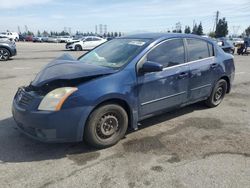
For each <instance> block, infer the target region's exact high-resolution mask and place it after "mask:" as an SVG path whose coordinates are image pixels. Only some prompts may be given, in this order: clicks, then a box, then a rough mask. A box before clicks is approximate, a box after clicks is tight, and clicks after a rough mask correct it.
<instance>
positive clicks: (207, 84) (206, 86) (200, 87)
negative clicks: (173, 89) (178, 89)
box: [191, 84, 212, 91]
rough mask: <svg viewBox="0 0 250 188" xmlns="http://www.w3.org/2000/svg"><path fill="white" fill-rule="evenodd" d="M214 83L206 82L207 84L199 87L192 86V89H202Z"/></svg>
mask: <svg viewBox="0 0 250 188" xmlns="http://www.w3.org/2000/svg"><path fill="white" fill-rule="evenodd" d="M211 85H212V84H206V85H203V86H199V87H195V88H192V89H191V91H194V90H197V89H202V88H204V87H209V86H211Z"/></svg>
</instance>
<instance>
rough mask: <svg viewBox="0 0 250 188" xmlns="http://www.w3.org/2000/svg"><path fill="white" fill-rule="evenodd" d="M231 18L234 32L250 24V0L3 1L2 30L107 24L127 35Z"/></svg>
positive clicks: (84, 29) (90, 29)
mask: <svg viewBox="0 0 250 188" xmlns="http://www.w3.org/2000/svg"><path fill="white" fill-rule="evenodd" d="M217 10H218V11H219V12H220V15H219V17H220V18H222V17H226V20H227V21H228V25H229V30H230V34H234V33H236V34H241V33H242V32H243V31H244V30H245V29H246V28H247V27H248V26H250V0H216V1H213V0H123V1H121V0H0V31H6V30H10V31H18V26H19V27H20V29H21V31H25V27H24V26H25V25H27V27H28V29H29V30H31V31H33V32H35V33H36V32H37V30H40V31H43V30H47V31H51V30H52V31H62V30H64V28H65V27H66V28H71V31H72V32H75V31H82V32H94V31H95V25H99V24H106V25H107V29H108V31H110V32H112V31H121V32H123V33H135V32H166V31H168V30H172V29H174V28H175V25H176V23H177V22H180V23H181V24H182V30H184V28H185V26H186V25H189V26H190V27H191V28H192V26H193V23H194V22H195V23H197V24H199V23H200V22H202V25H203V29H204V32H205V33H208V32H210V31H212V30H213V27H214V22H215V14H216V11H217Z"/></svg>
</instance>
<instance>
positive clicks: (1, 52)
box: [0, 50, 8, 60]
mask: <svg viewBox="0 0 250 188" xmlns="http://www.w3.org/2000/svg"><path fill="white" fill-rule="evenodd" d="M7 57H8V52H6V51H4V50H0V59H1V60H6V59H7Z"/></svg>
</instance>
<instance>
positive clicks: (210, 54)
mask: <svg viewBox="0 0 250 188" xmlns="http://www.w3.org/2000/svg"><path fill="white" fill-rule="evenodd" d="M207 45H208V51H209V56H210V57H212V56H214V48H213V45H212V44H210V43H207Z"/></svg>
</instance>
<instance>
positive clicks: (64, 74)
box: [31, 54, 117, 87]
mask: <svg viewBox="0 0 250 188" xmlns="http://www.w3.org/2000/svg"><path fill="white" fill-rule="evenodd" d="M116 71H117V70H114V69H111V68H106V67H102V66H96V65H91V64H86V63H83V62H80V61H78V60H76V59H74V58H73V57H72V56H71V55H69V54H64V55H62V56H61V57H59V58H57V59H55V60H53V61H52V62H51V63H49V64H47V65H46V66H45V67H44V68H43V69H42V70H41V71H40V72H39V73H38V74H37V76H36V78H35V79H34V81H32V83H31V85H33V86H36V87H40V86H42V85H44V84H47V83H49V82H52V81H55V80H71V79H78V78H87V77H90V78H91V77H93V76H101V75H106V74H111V73H115V72H116Z"/></svg>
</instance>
